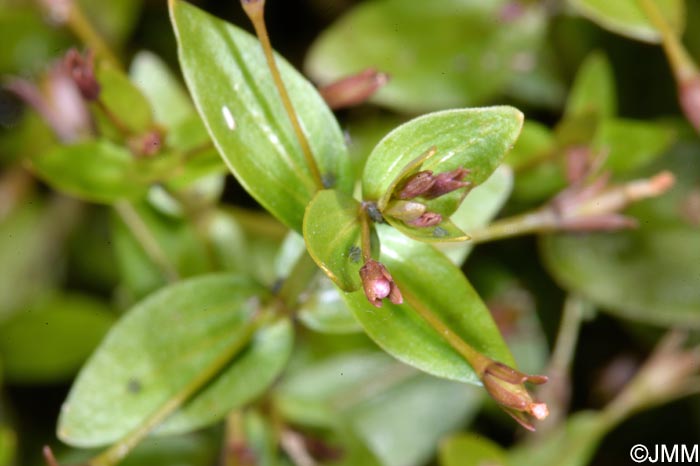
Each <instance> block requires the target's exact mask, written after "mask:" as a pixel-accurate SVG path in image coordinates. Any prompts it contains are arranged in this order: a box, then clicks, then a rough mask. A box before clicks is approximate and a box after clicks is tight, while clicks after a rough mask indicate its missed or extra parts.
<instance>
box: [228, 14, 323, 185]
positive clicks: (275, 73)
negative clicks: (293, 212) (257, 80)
mask: <svg viewBox="0 0 700 466" xmlns="http://www.w3.org/2000/svg"><path fill="white" fill-rule="evenodd" d="M241 4H242V6H243V10H244V11H245V12H246V14H247V15H248V18H250V21H251V22H252V23H253V27H254V28H255V34H256V35H257V36H258V39H260V44H261V45H262V49H263V52H264V53H265V59H266V60H267V66H268V67H269V68H270V73H271V74H272V79H273V81H274V82H275V87H276V88H277V91H278V92H279V95H280V98H281V99H282V105H284V109H285V111H286V112H287V116H288V117H289V120H290V121H291V123H292V126H293V127H294V132H295V133H296V136H297V139H298V140H299V144H300V145H301V149H302V151H303V152H304V158H305V159H306V165H307V166H308V168H309V170H310V171H311V176H312V178H313V180H314V183H315V184H316V187H317V188H318V189H323V188H324V185H323V179H322V178H321V172H320V171H319V169H318V165H316V159H315V158H314V155H313V152H312V151H311V146H310V145H309V140H308V139H307V138H306V135H305V134H304V131H303V130H302V129H301V123H300V122H299V116H298V115H297V113H296V111H295V110H294V105H292V101H291V99H290V98H289V94H288V93H287V88H286V87H285V86H284V82H283V81H282V75H281V74H280V72H279V69H278V68H277V63H276V62H275V57H274V55H273V52H272V45H271V44H270V36H269V35H268V33H267V26H265V18H264V12H265V0H241Z"/></svg>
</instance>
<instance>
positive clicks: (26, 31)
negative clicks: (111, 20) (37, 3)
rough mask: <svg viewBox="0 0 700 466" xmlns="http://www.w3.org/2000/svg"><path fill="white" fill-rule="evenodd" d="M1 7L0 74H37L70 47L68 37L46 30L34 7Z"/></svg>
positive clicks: (49, 29) (24, 5)
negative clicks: (33, 72)
mask: <svg viewBox="0 0 700 466" xmlns="http://www.w3.org/2000/svg"><path fill="white" fill-rule="evenodd" d="M27 3H28V2H25V4H23V5H0V31H2V40H3V47H0V74H3V75H4V74H7V73H20V74H24V73H27V72H32V71H39V70H41V69H42V68H43V67H45V66H46V63H47V62H49V61H50V60H51V59H52V58H54V57H56V56H57V55H58V54H59V53H60V51H61V50H63V49H65V47H66V46H67V45H68V44H69V42H70V39H69V37H68V35H67V34H65V33H63V32H62V31H59V30H57V29H54V28H49V27H46V23H45V21H44V19H43V18H42V17H41V14H40V13H39V12H38V11H37V9H36V8H35V7H34V6H33V5H29V4H27Z"/></svg>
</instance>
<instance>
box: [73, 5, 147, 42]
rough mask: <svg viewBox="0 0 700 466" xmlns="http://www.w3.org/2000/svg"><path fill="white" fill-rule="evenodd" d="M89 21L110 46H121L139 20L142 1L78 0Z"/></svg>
mask: <svg viewBox="0 0 700 466" xmlns="http://www.w3.org/2000/svg"><path fill="white" fill-rule="evenodd" d="M78 3H80V5H81V6H82V7H83V8H84V10H85V13H86V15H87V16H88V17H89V21H90V22H91V23H92V24H93V25H94V26H95V27H96V28H97V30H98V31H99V32H100V34H101V35H102V36H103V37H104V38H105V39H107V41H108V42H109V43H110V44H116V45H120V44H123V43H124V42H125V41H126V39H128V36H129V34H130V33H131V31H132V30H133V29H134V27H135V26H136V23H137V21H138V19H139V13H140V10H141V4H142V0H112V1H110V2H103V1H101V0H78Z"/></svg>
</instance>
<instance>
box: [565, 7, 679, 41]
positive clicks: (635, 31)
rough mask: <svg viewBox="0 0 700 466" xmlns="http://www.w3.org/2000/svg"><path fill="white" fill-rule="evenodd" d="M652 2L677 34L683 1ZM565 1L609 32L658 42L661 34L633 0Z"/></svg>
mask: <svg viewBox="0 0 700 466" xmlns="http://www.w3.org/2000/svg"><path fill="white" fill-rule="evenodd" d="M654 2H655V3H656V6H657V8H658V9H659V11H660V12H661V14H662V15H664V17H665V18H666V21H668V23H669V24H670V25H671V28H672V29H673V30H674V31H675V32H676V33H677V34H679V35H680V34H681V33H682V32H683V29H684V27H685V4H684V3H683V0H654ZM569 3H570V4H571V5H572V6H573V7H574V8H575V9H576V11H578V12H579V13H580V14H582V15H584V16H586V17H587V18H589V19H590V20H591V21H593V22H595V23H596V24H598V25H599V26H601V27H603V28H605V29H608V30H610V31H612V32H615V33H618V34H622V35H623V36H626V37H630V38H632V39H637V40H642V41H645V42H661V33H660V32H659V31H658V30H657V28H656V27H655V26H654V24H653V22H652V21H651V20H650V19H649V18H648V17H647V15H646V14H645V13H644V10H643V9H642V7H641V6H640V5H639V3H638V1H637V0H615V1H612V2H611V1H606V0H570V1H569Z"/></svg>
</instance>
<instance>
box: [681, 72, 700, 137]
mask: <svg viewBox="0 0 700 466" xmlns="http://www.w3.org/2000/svg"><path fill="white" fill-rule="evenodd" d="M679 87H680V89H679V95H678V97H679V100H680V104H681V108H682V109H683V113H685V117H686V118H687V119H688V121H689V122H690V124H691V125H693V128H695V131H697V132H699V133H700V74H695V75H694V76H693V77H692V78H691V79H688V80H686V81H684V82H682V83H681V84H680V86H679Z"/></svg>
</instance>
